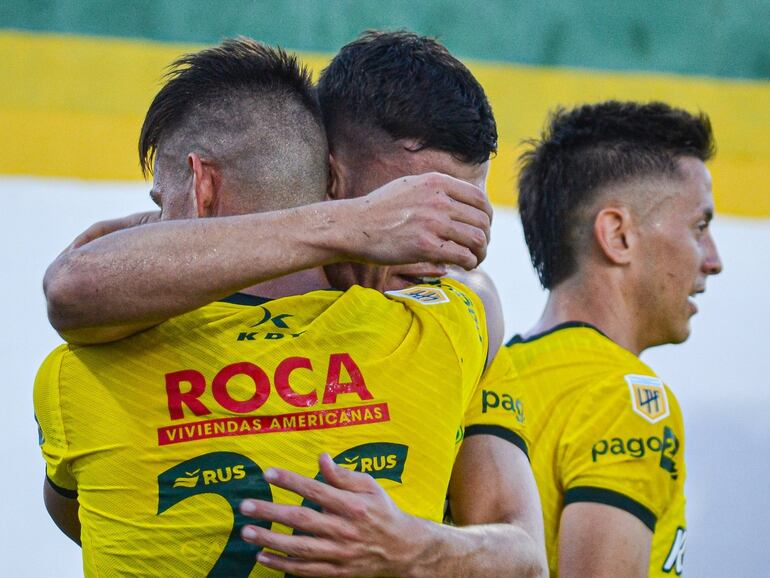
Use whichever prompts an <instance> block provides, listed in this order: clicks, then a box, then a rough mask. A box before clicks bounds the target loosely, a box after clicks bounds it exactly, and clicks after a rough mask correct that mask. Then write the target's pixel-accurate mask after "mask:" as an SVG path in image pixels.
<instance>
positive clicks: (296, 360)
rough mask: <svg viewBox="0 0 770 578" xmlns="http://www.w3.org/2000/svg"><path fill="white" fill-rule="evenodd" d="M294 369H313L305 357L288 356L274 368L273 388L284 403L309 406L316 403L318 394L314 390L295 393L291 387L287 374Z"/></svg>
mask: <svg viewBox="0 0 770 578" xmlns="http://www.w3.org/2000/svg"><path fill="white" fill-rule="evenodd" d="M295 369H309V370H311V371H312V370H313V365H312V364H311V363H310V360H309V359H308V358H307V357H289V358H287V359H284V360H283V361H282V362H281V363H280V364H279V365H278V367H277V368H276V369H275V390H276V391H277V392H278V395H280V396H281V399H283V400H284V401H285V402H286V403H288V404H291V405H293V406H294V407H310V406H311V405H315V404H316V403H318V394H316V392H315V391H312V392H310V393H305V394H302V393H297V392H296V391H294V390H293V389H292V388H291V384H290V383H289V375H290V374H291V372H292V371H294V370H295Z"/></svg>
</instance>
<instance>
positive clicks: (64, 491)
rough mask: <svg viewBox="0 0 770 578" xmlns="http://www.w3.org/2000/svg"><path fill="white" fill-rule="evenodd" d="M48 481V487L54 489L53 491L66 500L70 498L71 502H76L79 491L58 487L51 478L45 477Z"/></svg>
mask: <svg viewBox="0 0 770 578" xmlns="http://www.w3.org/2000/svg"><path fill="white" fill-rule="evenodd" d="M45 479H46V481H47V482H48V485H49V486H51V488H53V490H54V491H55V492H56V493H57V494H60V495H62V496H64V497H65V498H69V499H70V500H76V499H77V497H78V491H77V490H68V489H67V488H62V487H61V486H58V485H56V483H54V481H53V480H51V478H49V477H48V476H47V475H46V477H45Z"/></svg>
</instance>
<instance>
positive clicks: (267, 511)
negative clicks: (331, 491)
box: [240, 500, 340, 535]
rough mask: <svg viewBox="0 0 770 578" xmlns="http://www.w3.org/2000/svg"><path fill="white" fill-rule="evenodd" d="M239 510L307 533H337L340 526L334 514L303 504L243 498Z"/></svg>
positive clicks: (246, 514)
mask: <svg viewBox="0 0 770 578" xmlns="http://www.w3.org/2000/svg"><path fill="white" fill-rule="evenodd" d="M240 510H241V513H243V514H244V515H245V516H249V517H251V518H258V519H260V520H267V521H269V522H278V523H279V524H283V525H284V526H288V527H290V528H294V529H295V530H300V531H302V532H307V533H309V534H316V535H318V534H322V535H329V534H334V533H338V530H339V526H340V523H339V520H338V519H337V518H336V517H335V516H333V515H330V514H322V513H320V512H316V511H315V510H313V509H311V508H306V507H304V506H289V505H286V504H277V503H275V502H266V501H264V500H244V501H243V502H241V506H240Z"/></svg>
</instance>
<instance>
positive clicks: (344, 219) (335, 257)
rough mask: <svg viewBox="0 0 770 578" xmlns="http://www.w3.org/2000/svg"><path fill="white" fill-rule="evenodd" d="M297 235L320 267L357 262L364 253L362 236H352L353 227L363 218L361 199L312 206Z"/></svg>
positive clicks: (364, 238)
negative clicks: (317, 258)
mask: <svg viewBox="0 0 770 578" xmlns="http://www.w3.org/2000/svg"><path fill="white" fill-rule="evenodd" d="M307 209H308V211H306V213H307V214H306V215H304V223H302V224H301V229H300V232H301V234H303V236H304V237H305V241H306V243H307V244H308V246H309V248H311V249H312V250H314V251H316V252H317V253H318V255H319V258H321V259H323V263H321V264H329V263H337V262H341V261H360V260H362V259H363V257H364V255H365V254H366V252H367V243H365V242H364V241H367V238H366V236H365V235H360V236H357V235H353V234H351V232H352V231H353V228H352V226H353V225H357V224H359V223H360V222H361V220H362V219H363V218H364V212H363V204H362V202H361V199H343V200H338V201H326V202H321V203H315V204H313V205H309V206H308V207H307Z"/></svg>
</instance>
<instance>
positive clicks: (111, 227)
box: [66, 211, 160, 251]
mask: <svg viewBox="0 0 770 578" xmlns="http://www.w3.org/2000/svg"><path fill="white" fill-rule="evenodd" d="M159 220H160V211H146V212H143V213H134V214H132V215H128V216H126V217H119V218H117V219H107V220H105V221H99V222H97V223H94V224H93V225H91V226H90V227H88V228H87V229H86V230H85V231H83V232H82V233H80V235H78V236H77V237H75V240H74V241H72V243H70V245H69V247H67V249H66V251H69V250H72V249H77V248H78V247H82V246H83V245H85V244H86V243H90V242H91V241H93V240H95V239H98V238H99V237H104V236H105V235H109V234H110V233H114V232H115V231H120V230H122V229H129V228H131V227H136V226H137V225H144V224H145V223H154V222H155V221H159Z"/></svg>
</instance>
